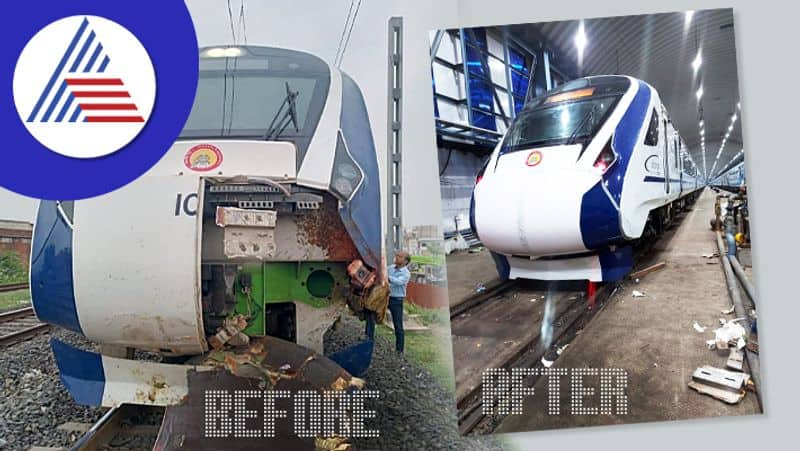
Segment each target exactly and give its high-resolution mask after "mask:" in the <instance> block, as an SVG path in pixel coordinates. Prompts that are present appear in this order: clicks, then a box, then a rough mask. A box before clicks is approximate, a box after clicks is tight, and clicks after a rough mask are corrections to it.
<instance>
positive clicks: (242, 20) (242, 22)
mask: <svg viewBox="0 0 800 451" xmlns="http://www.w3.org/2000/svg"><path fill="white" fill-rule="evenodd" d="M239 32H240V36H243V37H244V45H247V19H246V17H245V12H244V0H242V3H241V5H240V7H239Z"/></svg>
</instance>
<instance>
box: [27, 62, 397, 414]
mask: <svg viewBox="0 0 800 451" xmlns="http://www.w3.org/2000/svg"><path fill="white" fill-rule="evenodd" d="M199 77H200V78H199V85H198V91H197V96H196V99H195V103H194V107H193V110H192V112H191V115H190V117H189V119H188V121H187V123H186V125H185V128H184V130H183V132H182V135H181V136H180V137H179V139H178V140H177V141H176V142H175V143H174V144H173V146H172V147H171V148H170V149H169V150H168V152H167V153H166V154H165V156H164V157H163V158H162V159H161V160H160V161H159V162H158V163H157V164H156V165H155V166H153V167H152V168H151V169H150V170H149V171H148V172H147V173H146V174H144V175H143V176H142V177H140V178H139V179H137V180H136V181H134V182H132V183H130V184H129V185H127V186H125V187H123V188H120V189H118V190H116V191H114V192H112V193H109V194H106V195H103V196H99V197H95V198H92V199H85V200H79V201H74V202H73V201H62V202H55V201H42V202H41V204H40V206H39V211H38V216H37V219H36V223H35V227H34V232H33V243H32V253H31V254H32V255H31V272H30V287H31V294H32V302H33V307H34V309H35V312H36V315H37V316H38V318H39V319H40V320H41V321H43V322H46V323H49V324H52V325H54V326H58V327H62V328H64V329H68V330H71V331H74V332H77V333H79V334H82V335H84V336H85V337H87V338H88V339H90V340H92V341H94V342H96V343H99V344H101V345H102V347H101V350H105V349H109V350H113V352H110V353H105V354H103V355H101V354H96V353H88V352H84V351H81V350H77V349H75V348H73V347H71V346H70V345H68V344H65V343H62V342H58V341H54V343H53V349H54V353H55V357H56V361H57V363H58V365H59V369H60V371H61V376H62V381H64V383H65V385H66V386H67V388H68V389H69V391H70V392H71V394H72V395H73V397H74V398H75V400H76V401H78V402H79V403H81V404H88V405H103V406H116V405H120V404H122V403H133V404H157V405H173V404H176V403H179V402H181V400H182V399H183V398H184V397H185V396H186V395H187V393H188V390H189V387H188V382H187V371H189V369H190V366H187V365H169V364H161V363H153V362H141V361H135V360H129V359H125V358H117V357H119V356H120V355H131V353H130V351H132V350H133V349H139V350H147V351H151V352H156V353H159V354H161V355H164V356H167V357H169V358H170V359H180V358H181V357H183V358H184V359H185V358H187V357H189V356H197V355H205V354H206V353H207V352H209V351H210V350H211V349H212V347H214V348H221V346H214V344H215V343H216V344H217V345H221V344H224V343H225V342H226V341H227V340H234V339H235V341H236V342H238V343H242V342H245V343H246V342H247V341H248V337H249V339H250V340H253V339H257V338H259V337H262V338H265V339H266V338H268V337H279V338H281V339H283V340H285V341H287V342H292V343H294V344H296V345H298V347H300V346H301V347H303V348H305V349H311V350H314V351H317V352H319V353H322V352H323V350H324V349H323V334H324V333H325V332H326V331H327V330H328V329H329V328H330V327H331V326H332V325H333V324H334V323H335V322H336V320H337V319H338V318H339V316H340V314H342V313H343V312H344V311H346V309H347V305H348V303H349V302H351V301H352V299H353V293H352V288H353V287H352V286H351V276H352V274H351V271H350V269H349V266H350V264H351V263H352V262H356V261H360V262H362V264H361V265H360V266H359V267H358V269H359V271H361V273H362V274H361V276H362V277H363V276H364V275H365V274H366V275H370V274H372V275H374V277H376V278H378V279H379V278H380V276H381V275H382V274H383V272H384V267H385V258H384V249H383V228H382V224H381V216H380V211H381V204H380V199H381V198H380V196H381V185H380V179H379V169H378V160H377V154H376V151H375V145H374V140H373V136H372V132H371V129H370V123H369V117H368V115H367V109H366V105H365V103H364V99H363V97H362V94H361V90H360V89H359V87H358V86H357V84H356V83H355V82H354V81H353V79H351V78H350V77H349V76H348V75H347V74H345V73H344V72H341V71H340V70H338V69H337V68H335V67H332V66H331V65H329V64H328V63H326V62H324V61H323V60H321V59H319V58H318V57H316V56H314V55H311V54H308V53H305V52H300V51H294V50H287V49H281V48H273V47H257V46H237V47H214V48H205V49H202V50H201V53H200V75H199ZM232 318H233V319H232ZM239 320H241V321H243V322H241V321H239ZM243 335H246V336H243ZM232 342H233V341H231V343H232ZM365 349H366V351H365ZM120 350H122V351H124V352H120ZM371 350H372V345H371V343H369V346H368V347H367V348H364V347H360V348H358V349H357V350H356V351H358V352H361V353H363V352H367V353H371ZM109 354H114V355H116V357H115V356H114V355H109ZM340 357H341V358H343V359H345V361H346V359H347V358H348V356H346V355H344V356H343V355H340ZM356 357H362V361H361V362H355V363H354V362H353V361H352V360H350V361H346V362H349V363H351V364H353V365H356V366H358V365H361V366H363V364H364V362H363V358H366V359H367V361H368V359H369V355H367V356H366V357H365V356H363V355H361V356H356ZM272 358H279V357H278V353H277V351H276V350H275V349H272V350H269V351H268V354H267V359H272ZM285 358H286V359H287V360H286V362H290V361H291V359H290V358H289V357H285ZM301 361H302V359H301ZM337 361H338V360H337ZM286 362H284V363H286ZM279 365H282V364H279ZM343 365H344V364H343ZM195 369H196V368H195ZM351 372H354V373H355V372H356V371H354V370H353V371H351ZM154 381H155V382H154ZM142 394H145V396H143V395H142Z"/></svg>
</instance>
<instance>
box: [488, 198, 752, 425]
mask: <svg viewBox="0 0 800 451" xmlns="http://www.w3.org/2000/svg"><path fill="white" fill-rule="evenodd" d="M713 203H714V193H713V191H711V190H706V191H705V192H704V193H703V194H702V196H701V197H700V198H699V199H698V201H697V203H696V204H695V205H694V208H693V209H692V210H691V211H689V212H688V213H684V214H683V219H682V221H680V224H679V225H678V226H674V227H673V228H672V230H670V231H668V232H667V233H666V234H665V236H664V237H663V238H662V239H661V240H660V241H659V242H658V244H657V246H656V247H655V249H654V250H653V252H651V254H650V258H649V259H648V261H646V262H642V264H641V266H642V267H646V266H647V265H649V264H652V263H656V262H659V261H665V262H666V263H667V266H666V268H664V269H662V270H660V271H656V272H653V273H651V274H649V275H647V276H644V277H643V278H642V279H641V281H640V283H639V284H635V283H633V282H626V283H625V286H624V287H623V288H622V290H620V292H618V293H617V295H616V296H615V298H614V299H613V300H612V301H611V303H610V304H609V305H607V306H606V308H605V310H604V311H603V312H601V313H600V314H599V315H598V316H597V317H596V318H594V319H593V320H592V322H590V323H589V325H588V326H587V327H586V328H585V329H584V330H583V331H582V333H581V334H580V335H578V336H577V337H576V338H575V340H574V341H573V342H572V344H570V345H569V347H568V348H567V349H566V350H565V351H564V352H563V354H562V355H561V356H560V357H559V359H558V360H557V361H556V363H555V364H554V367H561V368H567V369H573V368H621V369H624V370H625V371H626V372H627V374H628V388H627V391H626V393H627V396H628V399H629V403H628V413H627V414H626V415H617V414H614V415H573V414H571V412H570V405H571V399H570V396H571V391H570V384H569V381H568V380H563V381H562V383H561V386H562V389H561V395H560V404H561V414H560V415H548V413H547V404H546V400H547V393H548V392H547V386H546V381H545V380H544V378H540V379H539V380H538V381H537V384H536V386H535V393H536V394H535V395H534V396H532V397H528V398H526V401H525V403H524V410H523V412H524V414H523V415H517V416H509V417H507V418H506V419H505V421H504V422H503V423H502V424H501V425H500V427H499V428H498V429H497V430H496V431H495V432H515V431H528V430H539V429H553V428H567V427H578V426H594V425H607V424H627V423H638V422H646V421H665V420H681V419H689V418H703V417H717V416H727V415H748V414H756V413H760V412H761V409H760V407H759V404H758V400H757V398H756V396H755V394H754V393H751V392H748V393H747V395H746V396H745V398H744V399H743V400H742V401H741V402H740V403H739V404H737V405H728V404H725V403H723V402H722V401H718V400H716V399H713V398H711V397H709V396H706V395H701V394H699V393H697V392H696V391H694V390H692V389H690V388H689V387H688V386H687V383H688V382H689V381H690V380H691V377H692V373H693V372H694V370H695V369H696V368H697V367H699V366H702V365H712V366H716V367H719V368H724V366H725V361H726V359H727V352H726V351H712V350H709V349H708V348H707V347H706V343H705V341H706V340H709V339H711V338H713V336H714V333H713V330H714V329H715V328H716V327H718V325H719V318H727V319H733V315H724V314H722V313H721V311H722V310H726V309H727V308H728V306H729V305H730V301H729V299H728V296H727V292H726V287H725V276H724V274H723V271H722V267H721V265H720V263H719V260H718V259H713V260H711V261H713V264H709V263H707V260H706V259H705V258H703V257H702V254H704V253H713V252H716V251H717V249H716V243H715V237H714V234H713V232H711V230H710V229H709V219H710V217H711V215H713V212H714V209H713ZM634 289H635V290H638V291H642V292H644V293H646V297H644V298H633V297H632V296H631V294H632V290H634ZM694 321H697V322H698V323H699V324H700V325H703V326H706V327H707V328H706V330H705V332H703V333H699V332H697V331H696V330H695V329H694V328H693V326H692V325H693V323H694ZM564 379H566V378H564ZM597 379H598V378H597V377H585V378H584V381H585V382H584V385H588V386H594V387H598V386H599V384H598V380H597ZM597 395H599V393H597V392H596V393H595V396H587V397H585V401H584V403H585V405H586V406H589V407H592V406H597V405H598V404H599V401H598V399H599V396H597Z"/></svg>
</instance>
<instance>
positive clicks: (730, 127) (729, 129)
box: [728, 124, 733, 132]
mask: <svg viewBox="0 0 800 451" xmlns="http://www.w3.org/2000/svg"><path fill="white" fill-rule="evenodd" d="M728 131H729V132H730V131H733V124H731V125H729V126H728Z"/></svg>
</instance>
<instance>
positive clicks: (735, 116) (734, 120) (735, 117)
mask: <svg viewBox="0 0 800 451" xmlns="http://www.w3.org/2000/svg"><path fill="white" fill-rule="evenodd" d="M738 117H739V116H737V115H736V113H733V116H731V122H736V119H737V118H738Z"/></svg>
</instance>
